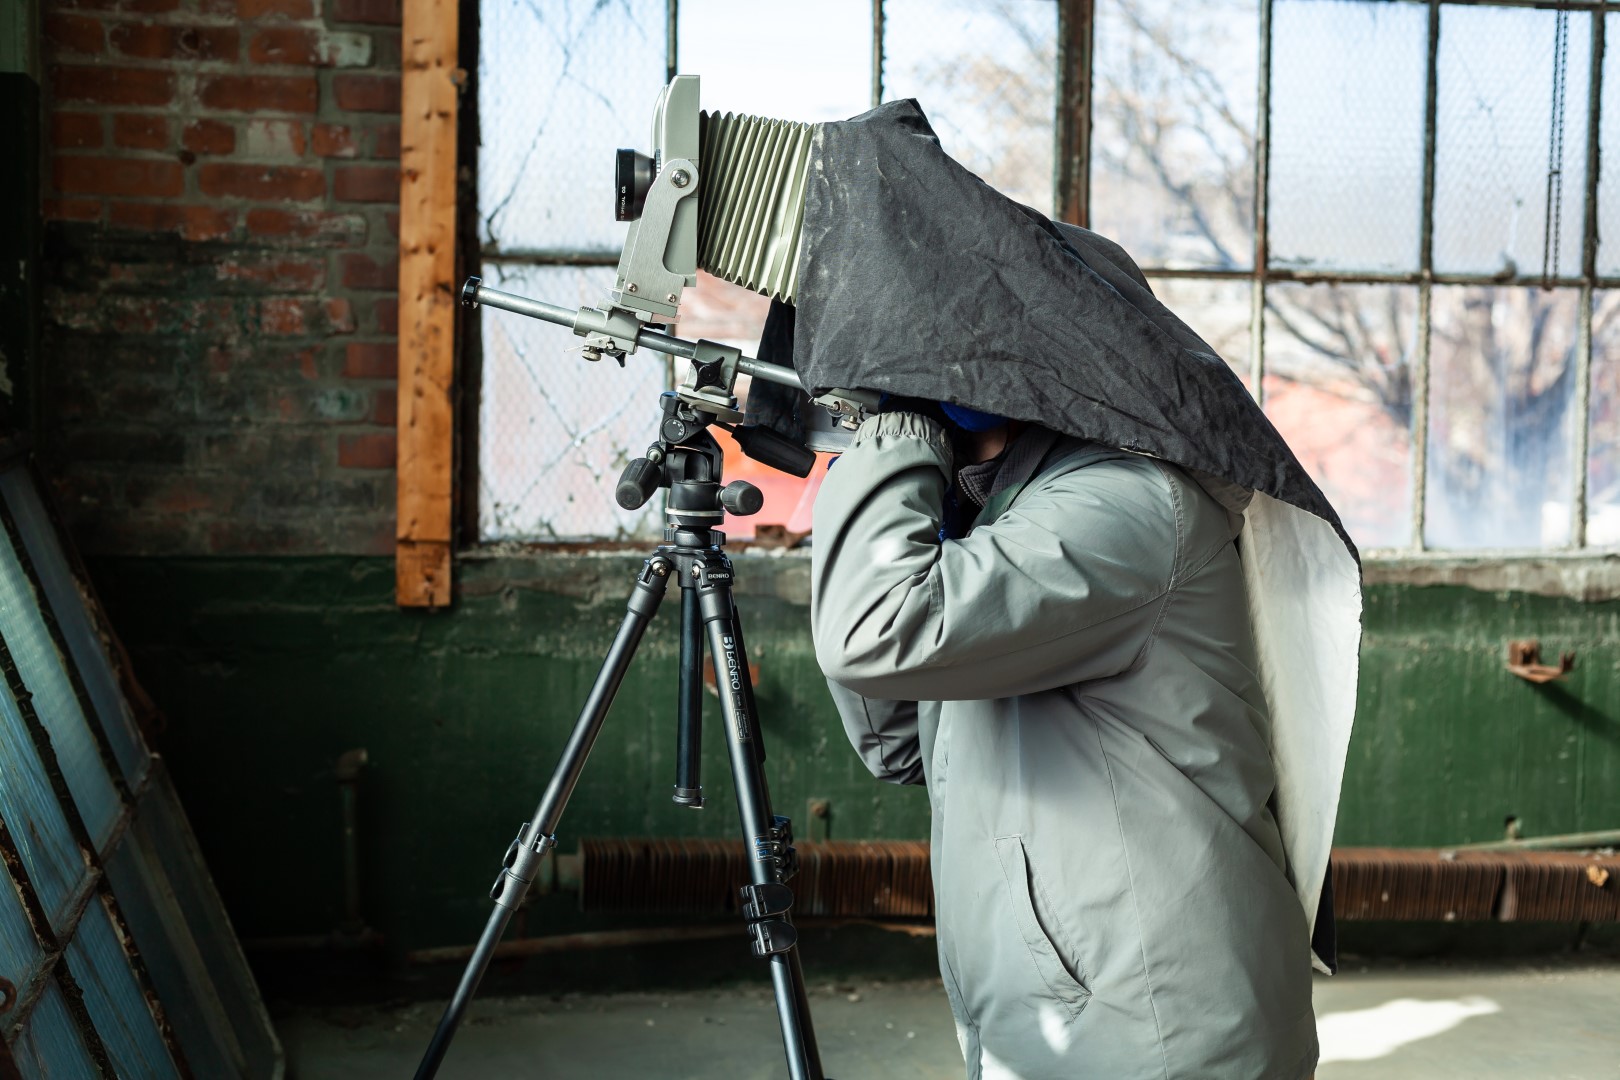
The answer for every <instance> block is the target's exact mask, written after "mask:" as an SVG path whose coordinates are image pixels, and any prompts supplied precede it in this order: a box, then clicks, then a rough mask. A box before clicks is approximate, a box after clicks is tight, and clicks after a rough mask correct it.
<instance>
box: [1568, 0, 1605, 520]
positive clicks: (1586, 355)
mask: <svg viewBox="0 0 1620 1080" xmlns="http://www.w3.org/2000/svg"><path fill="white" fill-rule="evenodd" d="M1603 32H1604V14H1603V12H1601V11H1598V12H1594V13H1593V14H1592V71H1591V76H1590V80H1589V91H1588V92H1589V94H1590V98H1589V100H1588V101H1587V110H1586V218H1585V223H1584V224H1585V228H1584V229H1583V230H1582V232H1581V276H1582V277H1584V278H1585V279H1586V283H1585V284H1584V285H1582V286H1581V316H1580V332H1579V333H1577V334H1576V336H1575V401H1574V404H1573V405H1572V406H1571V409H1570V412H1571V414H1572V420H1573V422H1574V431H1573V432H1572V437H1571V443H1572V445H1571V448H1570V458H1571V462H1570V466H1571V468H1573V469H1574V470H1575V476H1574V479H1575V484H1574V487H1573V488H1572V489H1571V498H1570V507H1569V519H1570V520H1569V546H1570V547H1571V548H1584V547H1585V546H1586V496H1587V490H1586V483H1587V473H1588V461H1587V458H1588V457H1589V456H1590V447H1591V426H1592V416H1591V402H1592V303H1593V300H1594V299H1595V297H1594V296H1593V292H1594V290H1593V288H1592V281H1593V280H1594V279H1595V278H1596V277H1597V245H1598V216H1597V200H1598V179H1599V172H1600V170H1601V168H1602V154H1601V152H1600V151H1601V145H1600V135H1601V133H1600V130H1599V128H1600V126H1601V120H1602V111H1603Z"/></svg>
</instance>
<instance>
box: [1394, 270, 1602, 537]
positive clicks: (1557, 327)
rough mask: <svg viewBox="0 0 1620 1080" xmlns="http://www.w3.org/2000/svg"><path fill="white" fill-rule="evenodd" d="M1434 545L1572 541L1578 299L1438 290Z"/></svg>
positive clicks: (1431, 482)
mask: <svg viewBox="0 0 1620 1080" xmlns="http://www.w3.org/2000/svg"><path fill="white" fill-rule="evenodd" d="M1431 307H1432V316H1431V321H1432V330H1431V332H1430V344H1429V457H1428V469H1427V481H1428V483H1427V494H1426V499H1425V505H1424V528H1423V533H1424V540H1425V542H1426V543H1427V544H1428V546H1430V547H1434V548H1481V547H1504V548H1543V547H1557V546H1558V545H1560V544H1565V543H1568V542H1569V522H1570V512H1571V511H1570V502H1571V499H1572V497H1573V495H1574V492H1573V490H1572V489H1573V482H1572V481H1573V478H1572V475H1571V468H1570V465H1571V460H1570V453H1571V427H1570V425H1571V421H1572V419H1573V409H1572V408H1571V406H1572V405H1573V403H1574V400H1575V368H1576V365H1575V340H1576V337H1577V330H1578V322H1579V319H1578V315H1579V311H1580V290H1578V289H1552V290H1542V289H1539V288H1510V287H1501V288H1493V287H1486V286H1473V285H1436V286H1435V287H1434V292H1433V301H1432V304H1431Z"/></svg>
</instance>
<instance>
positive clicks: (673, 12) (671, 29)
mask: <svg viewBox="0 0 1620 1080" xmlns="http://www.w3.org/2000/svg"><path fill="white" fill-rule="evenodd" d="M680 25H681V0H664V85H665V86H668V85H669V84H670V82H672V81H673V80H674V78H675V76H676V75H678V74H680V63H681V49H680V45H681V41H680Z"/></svg>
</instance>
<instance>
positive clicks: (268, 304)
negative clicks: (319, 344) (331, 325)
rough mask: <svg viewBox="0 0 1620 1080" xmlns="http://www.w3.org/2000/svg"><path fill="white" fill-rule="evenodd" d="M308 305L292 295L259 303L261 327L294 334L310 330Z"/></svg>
mask: <svg viewBox="0 0 1620 1080" xmlns="http://www.w3.org/2000/svg"><path fill="white" fill-rule="evenodd" d="M307 307H308V305H306V304H305V302H304V301H302V300H296V299H293V298H291V297H281V296H277V297H271V298H270V299H268V300H264V301H262V302H260V304H259V329H260V330H262V331H264V332H265V333H266V334H280V335H286V336H293V335H297V334H304V333H308V332H309V318H308V311H307Z"/></svg>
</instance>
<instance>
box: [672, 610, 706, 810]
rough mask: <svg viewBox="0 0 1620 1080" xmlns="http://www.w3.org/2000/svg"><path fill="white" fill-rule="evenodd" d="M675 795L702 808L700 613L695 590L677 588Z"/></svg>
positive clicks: (687, 803)
mask: <svg viewBox="0 0 1620 1080" xmlns="http://www.w3.org/2000/svg"><path fill="white" fill-rule="evenodd" d="M676 706H677V709H678V710H679V711H678V713H677V718H676V722H675V794H674V795H673V796H672V798H673V799H674V800H675V802H676V803H677V804H679V805H681V806H690V807H692V809H694V810H698V809H701V808H702V807H703V777H702V771H701V770H702V768H703V765H702V751H703V612H702V610H701V609H700V608H699V606H698V598H697V590H696V589H695V588H692V587H691V586H690V585H688V584H687V583H685V582H682V585H681V671H680V697H679V699H678V700H677V702H676Z"/></svg>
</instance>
